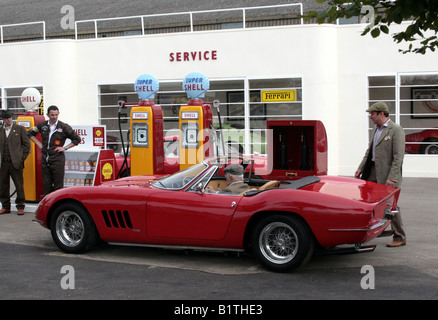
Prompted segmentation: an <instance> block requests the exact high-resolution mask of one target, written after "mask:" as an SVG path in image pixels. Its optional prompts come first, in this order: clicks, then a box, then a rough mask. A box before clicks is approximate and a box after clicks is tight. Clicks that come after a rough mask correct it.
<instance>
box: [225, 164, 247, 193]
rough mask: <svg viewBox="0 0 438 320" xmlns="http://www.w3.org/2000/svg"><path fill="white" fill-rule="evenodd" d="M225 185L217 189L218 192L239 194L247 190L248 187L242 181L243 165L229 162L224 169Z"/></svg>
mask: <svg viewBox="0 0 438 320" xmlns="http://www.w3.org/2000/svg"><path fill="white" fill-rule="evenodd" d="M224 173H225V179H226V180H227V187H226V188H223V189H222V190H220V191H219V193H235V194H240V193H242V192H244V191H248V190H249V189H250V187H249V186H248V185H247V184H246V183H244V182H243V167H242V166H241V165H240V164H230V165H229V166H228V167H226V168H225V169H224Z"/></svg>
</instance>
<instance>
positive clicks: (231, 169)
mask: <svg viewBox="0 0 438 320" xmlns="http://www.w3.org/2000/svg"><path fill="white" fill-rule="evenodd" d="M224 173H229V174H233V175H235V176H238V175H242V174H243V167H242V166H241V165H240V164H230V165H229V166H228V167H226V168H225V169H224Z"/></svg>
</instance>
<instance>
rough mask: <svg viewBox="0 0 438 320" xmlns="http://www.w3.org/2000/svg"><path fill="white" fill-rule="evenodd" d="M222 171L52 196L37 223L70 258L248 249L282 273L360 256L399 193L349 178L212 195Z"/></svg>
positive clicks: (218, 164) (220, 165)
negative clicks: (341, 251)
mask: <svg viewBox="0 0 438 320" xmlns="http://www.w3.org/2000/svg"><path fill="white" fill-rule="evenodd" d="M236 161H237V162H242V161H243V159H242V158H237V159H232V161H231V162H233V163H235V162H236ZM229 163H230V159H226V160H225V159H223V158H214V159H210V160H207V161H204V162H202V163H199V164H196V165H194V166H192V167H190V168H188V169H185V170H183V171H180V172H177V173H175V174H173V175H170V176H166V177H163V178H160V179H158V180H156V181H151V180H148V179H147V178H146V177H141V176H138V177H127V178H123V179H119V180H116V181H114V182H110V183H105V184H103V185H101V186H98V187H85V186H84V187H71V188H65V189H61V190H58V191H55V192H53V193H51V194H49V195H47V196H46V197H45V198H44V199H43V200H42V201H41V202H40V204H39V206H38V209H37V211H36V218H37V220H38V222H39V223H40V224H41V225H42V226H44V227H46V228H48V229H50V230H51V234H52V237H53V240H54V241H55V243H56V245H57V246H58V247H59V248H60V249H61V250H63V251H65V252H69V253H80V252H84V251H86V250H89V249H91V248H92V247H93V246H94V245H95V244H96V243H97V241H98V240H103V241H106V242H109V243H118V244H121V243H130V244H138V245H145V246H159V247H168V248H176V247H178V248H196V249H200V248H203V249H206V250H210V249H211V250H216V251H217V250H223V251H236V250H237V251H243V250H245V249H251V250H252V252H253V254H254V255H255V256H256V257H257V258H259V260H260V261H261V263H262V264H263V265H264V266H265V267H266V268H268V269H270V270H273V271H278V272H287V271H290V270H293V269H295V268H297V267H299V266H301V265H303V264H304V263H306V262H307V261H308V260H309V259H310V257H311V256H312V254H313V252H314V250H315V249H329V248H333V247H335V246H338V245H342V244H354V247H355V248H356V249H357V250H359V251H360V250H361V249H364V250H365V248H368V247H362V244H363V243H366V242H368V241H370V240H371V239H373V238H375V237H377V236H378V235H380V234H381V233H382V232H383V230H384V229H385V228H386V227H387V226H388V224H389V223H390V219H391V217H393V215H394V214H396V212H397V211H396V208H397V200H398V196H399V193H400V189H395V188H390V187H386V186H383V185H378V184H374V183H371V182H366V181H362V180H358V179H352V178H342V177H330V176H319V177H317V176H310V177H305V178H303V179H300V180H294V181H281V182H278V181H264V180H261V179H254V178H249V179H248V178H247V179H246V182H247V183H248V184H249V185H250V187H251V190H249V191H247V192H246V193H244V194H229V193H228V194H226V193H225V194H222V193H220V192H215V191H217V190H220V189H222V188H224V187H225V186H226V181H225V178H224V175H223V169H224V167H225V166H226V165H228V164H229ZM212 189H213V190H212ZM207 190H208V192H207ZM370 247H371V248H372V249H374V247H375V246H370Z"/></svg>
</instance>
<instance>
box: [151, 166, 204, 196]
mask: <svg viewBox="0 0 438 320" xmlns="http://www.w3.org/2000/svg"><path fill="white" fill-rule="evenodd" d="M205 169H207V164H205V163H198V164H195V165H194V166H191V167H189V168H187V169H185V170H182V171H179V172H177V173H174V174H173V175H171V176H167V177H164V178H161V179H158V180H157V181H155V182H154V183H153V184H152V185H153V186H154V187H156V188H160V189H169V190H179V189H182V188H184V187H185V186H187V185H188V184H190V183H191V182H192V181H193V180H194V179H196V178H197V177H198V176H199V174H201V173H202V172H203V171H204V170H205Z"/></svg>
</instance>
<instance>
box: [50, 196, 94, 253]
mask: <svg viewBox="0 0 438 320" xmlns="http://www.w3.org/2000/svg"><path fill="white" fill-rule="evenodd" d="M50 226H51V227H50V230H51V233H52V238H53V240H54V242H55V244H56V245H57V246H58V248H60V249H61V250H62V251H64V252H67V253H83V252H86V251H88V250H90V249H91V248H93V247H94V246H95V245H96V244H97V242H98V240H99V236H98V233H97V230H96V227H95V225H94V222H93V220H92V219H91V217H90V215H89V214H88V212H86V210H85V209H84V208H82V207H81V206H80V205H78V204H74V203H70V204H67V203H66V204H63V205H61V206H59V207H58V208H57V209H56V210H55V212H54V214H53V216H52V219H51V224H50Z"/></svg>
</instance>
